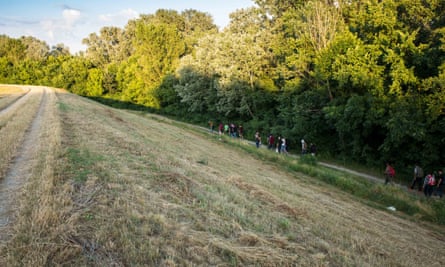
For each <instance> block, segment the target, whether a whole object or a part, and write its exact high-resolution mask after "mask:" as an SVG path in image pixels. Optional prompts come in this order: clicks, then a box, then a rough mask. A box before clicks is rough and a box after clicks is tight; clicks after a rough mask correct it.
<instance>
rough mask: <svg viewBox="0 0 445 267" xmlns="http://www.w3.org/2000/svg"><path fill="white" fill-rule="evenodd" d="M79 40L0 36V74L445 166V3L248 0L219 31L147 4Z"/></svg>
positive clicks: (366, 153) (194, 15)
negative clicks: (78, 46)
mask: <svg viewBox="0 0 445 267" xmlns="http://www.w3.org/2000/svg"><path fill="white" fill-rule="evenodd" d="M84 44H86V46H87V50H86V51H84V52H81V53H78V54H76V55H71V54H70V53H69V51H68V50H67V48H65V47H64V46H63V45H58V46H56V47H52V48H51V49H50V48H49V47H48V46H47V45H46V44H45V43H44V42H41V41H39V40H37V39H35V38H32V37H22V38H19V39H13V38H9V37H7V36H0V70H1V72H0V82H1V83H20V84H42V85H49V86H55V87H62V88H66V89H68V90H70V91H71V92H73V93H76V94H79V95H84V96H89V97H95V98H98V99H103V100H107V101H108V102H110V101H115V102H116V103H118V102H119V103H127V104H131V105H139V106H143V107H148V108H152V109H153V110H156V111H157V112H160V113H163V114H168V115H173V116H177V117H182V118H186V119H188V120H190V121H194V122H200V123H207V121H208V120H213V121H214V122H215V123H218V122H220V121H222V122H234V123H237V124H243V126H244V129H245V131H246V132H245V136H247V137H253V133H254V132H255V130H257V129H258V130H260V131H261V132H262V134H263V136H265V135H266V134H268V133H274V134H281V135H283V136H285V137H286V138H287V139H288V140H289V141H290V149H291V150H292V149H294V151H296V150H298V140H300V139H301V138H304V139H305V140H310V141H311V142H315V143H316V144H317V146H318V148H319V150H320V152H321V153H324V154H330V155H331V156H335V157H341V158H344V159H348V160H354V161H356V162H360V163H363V164H367V165H369V166H383V162H384V161H387V160H391V161H394V163H395V166H396V167H398V168H399V169H409V170H410V171H411V166H413V164H414V162H420V163H421V164H422V165H423V166H425V168H439V167H443V166H444V162H443V156H444V155H445V154H444V153H445V146H444V141H445V119H444V111H445V109H444V103H445V90H444V87H445V2H444V1H438V0H383V1H380V0H357V1H348V0H338V1H333V0H312V1H304V0H288V1H284V0H255V1H253V3H252V7H251V8H248V9H242V10H237V11H235V12H233V13H232V14H231V16H230V24H229V25H228V26H227V27H226V28H224V29H222V30H219V29H218V28H217V27H216V25H215V24H214V23H213V19H212V17H211V16H210V15H209V14H207V13H203V12H200V11H196V10H185V11H182V12H178V11H174V10H158V11H157V12H156V13H155V14H147V15H141V16H140V17H139V18H138V19H135V20H131V21H129V22H128V23H127V25H126V26H125V27H124V28H123V29H122V28H117V27H104V28H102V29H101V31H100V33H99V34H96V33H92V34H90V35H89V36H88V37H86V38H85V39H84Z"/></svg>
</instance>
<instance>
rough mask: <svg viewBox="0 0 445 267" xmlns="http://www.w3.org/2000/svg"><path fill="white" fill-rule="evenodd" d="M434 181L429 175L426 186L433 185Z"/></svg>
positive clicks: (432, 176)
mask: <svg viewBox="0 0 445 267" xmlns="http://www.w3.org/2000/svg"><path fill="white" fill-rule="evenodd" d="M435 184H436V179H435V178H434V175H429V177H428V185H435Z"/></svg>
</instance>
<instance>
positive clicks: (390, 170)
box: [384, 162, 396, 185]
mask: <svg viewBox="0 0 445 267" xmlns="http://www.w3.org/2000/svg"><path fill="white" fill-rule="evenodd" d="M384 175H385V185H386V184H388V183H391V184H392V183H393V181H394V177H395V176H396V171H395V170H394V167H393V166H391V164H390V163H389V162H386V168H385V172H384Z"/></svg>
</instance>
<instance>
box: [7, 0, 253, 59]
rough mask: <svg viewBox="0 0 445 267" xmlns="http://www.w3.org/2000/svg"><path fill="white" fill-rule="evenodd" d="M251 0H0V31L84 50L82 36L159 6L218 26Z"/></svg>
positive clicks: (13, 36)
mask: <svg viewBox="0 0 445 267" xmlns="http://www.w3.org/2000/svg"><path fill="white" fill-rule="evenodd" d="M253 5H254V2H253V0H183V1H181V0H139V1H138V0H77V1H76V0H0V35H7V36H9V37H11V38H19V37H21V36H33V37H35V38H37V39H39V40H42V41H45V42H46V43H47V44H48V45H49V46H50V47H51V46H53V45H56V44H60V43H63V44H64V45H65V46H68V47H69V49H70V52H71V53H73V54H74V53H77V52H79V51H82V50H85V49H86V46H84V45H82V39H83V38H86V37H88V35H89V34H90V33H93V32H96V33H99V31H100V29H101V28H102V27H105V26H116V27H120V28H124V26H125V25H126V24H127V22H128V20H130V19H134V18H138V17H139V15H140V14H154V13H155V12H156V10H158V9H173V10H176V11H178V12H182V11H184V10H186V9H195V10H198V11H201V12H206V13H209V14H210V15H211V16H212V18H213V21H214V23H215V24H216V25H217V26H219V27H220V28H221V29H222V28H223V27H225V26H227V25H228V23H229V14H230V13H232V12H233V11H236V10H237V9H241V8H247V7H251V6H253Z"/></svg>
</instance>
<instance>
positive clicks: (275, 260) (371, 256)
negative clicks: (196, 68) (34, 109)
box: [0, 92, 445, 266]
mask: <svg viewBox="0 0 445 267" xmlns="http://www.w3.org/2000/svg"><path fill="white" fill-rule="evenodd" d="M52 103H53V106H54V107H57V110H54V112H53V113H51V114H52V115H51V116H53V117H48V118H47V124H46V125H48V127H47V128H46V129H47V130H46V132H45V133H43V135H44V136H47V137H46V140H48V141H47V142H48V146H47V147H45V148H42V154H41V157H40V158H41V166H44V167H43V168H36V170H35V174H34V176H33V177H34V179H32V181H30V183H29V184H27V185H26V187H25V191H24V194H23V198H22V201H21V209H20V213H19V216H18V217H17V220H18V221H17V223H16V225H15V228H14V229H13V231H12V232H11V235H12V238H11V239H10V241H9V242H8V243H6V244H4V245H2V250H1V254H0V255H1V256H2V259H3V263H4V264H6V265H21V264H24V265H35V266H44V265H69V266H85V265H86V266H88V265H90V266H246V265H247V266H442V265H444V264H445V255H443V253H438V252H437V250H435V249H432V248H442V247H443V246H444V244H445V240H444V238H443V234H444V229H443V227H439V226H434V225H430V224H420V223H414V222H412V221H409V220H404V219H403V218H401V217H399V216H396V215H395V214H392V213H390V212H385V211H380V210H375V209H373V208H371V207H369V206H365V205H363V204H360V203H359V202H357V201H356V200H355V199H354V198H352V197H350V196H348V195H345V194H344V193H342V192H339V191H338V190H336V189H334V188H332V187H330V186H327V185H324V184H321V186H320V183H317V185H314V184H312V183H311V182H310V181H311V178H310V177H307V176H304V175H299V176H298V177H295V176H293V175H291V174H289V173H287V172H285V171H283V170H282V169H281V168H280V166H277V165H275V164H274V163H272V162H271V163H267V162H261V161H258V160H256V159H254V158H252V157H251V156H249V155H247V154H246V153H244V152H241V151H237V150H233V149H230V148H229V147H227V146H225V145H224V143H222V142H219V141H218V140H217V139H214V138H213V137H206V136H202V135H201V134H199V133H196V132H193V131H189V130H186V129H184V128H181V127H178V126H174V125H173V124H171V123H169V121H168V120H165V119H162V118H159V117H155V116H153V115H145V116H144V115H138V114H132V113H128V112H125V111H120V110H114V109H110V108H107V107H104V106H101V105H99V104H97V103H94V102H91V101H88V100H85V99H83V98H80V97H77V96H74V95H71V94H66V93H62V92H59V93H58V94H57V99H55V100H54V101H52ZM49 152H51V153H49ZM18 262H21V264H17V263H18Z"/></svg>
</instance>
